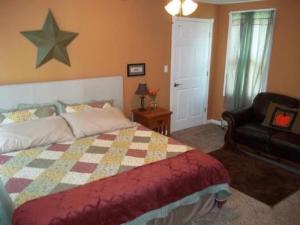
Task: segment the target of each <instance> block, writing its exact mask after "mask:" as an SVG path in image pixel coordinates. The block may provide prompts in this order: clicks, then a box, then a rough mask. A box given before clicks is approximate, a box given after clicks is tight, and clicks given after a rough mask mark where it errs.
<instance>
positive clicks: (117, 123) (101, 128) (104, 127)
mask: <svg viewBox="0 0 300 225" xmlns="http://www.w3.org/2000/svg"><path fill="white" fill-rule="evenodd" d="M61 116H62V117H64V118H65V119H66V121H67V122H68V123H69V125H70V127H71V128H72V130H73V133H74V135H75V137H76V138H81V137H86V136H90V135H95V134H99V133H103V132H108V131H114V130H118V129H123V128H129V127H134V126H135V123H133V122H131V121H130V120H129V119H127V118H126V117H125V116H124V114H123V113H122V112H121V111H120V110H119V109H118V108H115V107H110V108H105V109H95V110H90V111H83V112H75V113H64V114H62V115H61Z"/></svg>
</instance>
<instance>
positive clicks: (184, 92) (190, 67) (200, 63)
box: [171, 18, 213, 131]
mask: <svg viewBox="0 0 300 225" xmlns="http://www.w3.org/2000/svg"><path fill="white" fill-rule="evenodd" d="M212 27H213V20H211V19H192V18H175V19H174V22H173V30H172V36H173V37H172V73H171V74H172V75H171V109H172V111H173V115H172V131H176V130H182V129H185V128H189V127H194V126H198V125H201V124H204V123H206V121H207V101H208V86H209V74H210V56H211V43H212V41H211V39H212V35H211V34H212Z"/></svg>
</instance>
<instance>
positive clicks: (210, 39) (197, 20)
mask: <svg viewBox="0 0 300 225" xmlns="http://www.w3.org/2000/svg"><path fill="white" fill-rule="evenodd" d="M178 21H190V22H206V23H210V24H211V27H210V35H209V37H210V38H209V49H208V50H209V53H208V68H207V92H206V98H205V114H204V115H205V118H204V123H207V111H208V97H209V85H210V76H211V74H210V72H211V55H212V43H213V29H214V19H200V18H190V17H176V16H173V17H172V43H171V73H170V109H171V111H173V109H174V102H173V95H174V93H173V92H174V89H173V88H174V85H173V84H174V66H175V65H174V59H175V57H174V56H175V49H174V41H175V31H174V25H175V24H176V22H178ZM172 132H173V119H171V133H172Z"/></svg>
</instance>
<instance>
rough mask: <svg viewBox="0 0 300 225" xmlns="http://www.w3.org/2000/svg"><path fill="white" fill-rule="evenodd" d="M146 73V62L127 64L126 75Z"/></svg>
mask: <svg viewBox="0 0 300 225" xmlns="http://www.w3.org/2000/svg"><path fill="white" fill-rule="evenodd" d="M145 75H146V64H145V63H135V64H127V76H128V77H135V76H145Z"/></svg>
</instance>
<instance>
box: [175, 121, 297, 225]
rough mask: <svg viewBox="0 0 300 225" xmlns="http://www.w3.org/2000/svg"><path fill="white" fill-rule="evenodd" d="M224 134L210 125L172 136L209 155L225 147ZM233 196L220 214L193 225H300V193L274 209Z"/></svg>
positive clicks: (235, 193) (239, 194)
mask: <svg viewBox="0 0 300 225" xmlns="http://www.w3.org/2000/svg"><path fill="white" fill-rule="evenodd" d="M224 134H225V131H224V130H223V129H221V128H220V127H219V126H216V125H212V124H207V125H203V126H200V127H194V128H190V129H186V130H183V131H179V132H175V133H173V134H172V136H173V137H174V138H175V139H178V140H180V141H182V142H184V143H186V144H188V145H191V146H195V147H197V148H199V149H201V150H202V151H204V152H206V153H209V152H212V151H215V150H217V149H220V148H221V147H222V145H223V138H224ZM232 193H233V195H232V197H231V198H230V199H229V200H228V202H227V203H226V204H225V205H224V207H223V208H222V209H221V210H220V209H218V208H214V209H213V211H212V212H211V213H209V214H207V215H206V216H205V217H203V218H201V219H199V220H198V221H196V222H194V223H193V224H191V225H300V219H299V215H300V190H297V191H296V192H295V193H293V194H291V195H290V196H288V197H287V198H285V199H283V200H282V201H280V202H279V203H277V204H275V205H274V206H269V205H267V204H265V203H263V202H261V201H258V200H256V199H255V198H252V197H250V196H249V195H247V194H245V193H243V192H240V191H238V190H237V189H234V188H232Z"/></svg>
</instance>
